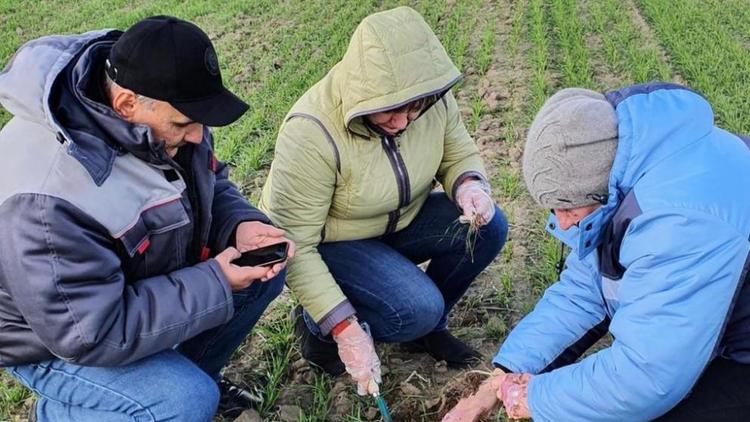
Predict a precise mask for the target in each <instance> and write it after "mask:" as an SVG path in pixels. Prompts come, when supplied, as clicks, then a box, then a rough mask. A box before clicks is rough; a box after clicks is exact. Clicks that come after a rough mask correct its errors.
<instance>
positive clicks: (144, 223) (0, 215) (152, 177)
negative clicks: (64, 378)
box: [0, 31, 269, 366]
mask: <svg viewBox="0 0 750 422" xmlns="http://www.w3.org/2000/svg"><path fill="white" fill-rule="evenodd" d="M120 34H121V33H120V32H119V31H98V32H89V33H86V34H83V35H79V36H50V37H44V38H41V39H38V40H35V41H31V42H29V43H27V44H26V45H24V46H23V47H22V48H21V49H19V51H18V52H17V53H16V55H15V56H14V57H13V58H12V59H11V61H10V63H9V64H8V65H7V67H6V69H5V70H4V71H3V72H2V73H0V103H2V105H3V107H4V108H5V109H7V110H8V111H10V112H11V113H12V114H13V115H14V117H13V118H12V120H11V121H10V122H9V123H8V124H7V125H5V127H3V129H2V131H0V151H1V152H2V153H1V154H0V180H2V183H0V221H2V224H0V366H11V365H19V364H25V363H33V362H39V361H43V360H47V359H53V358H60V359H64V360H66V361H71V362H75V363H78V364H81V365H91V366H115V365H122V364H126V363H128V362H132V361H135V360H137V359H140V358H143V357H145V356H148V355H151V354H153V353H156V352H159V351H161V350H164V349H167V348H170V347H173V346H174V345H176V344H178V343H180V342H182V341H184V340H186V339H188V338H190V337H193V336H195V335H196V334H198V333H200V332H202V331H204V330H206V329H209V328H212V327H215V326H217V325H220V324H222V323H224V322H226V321H228V320H229V319H230V318H231V316H232V312H233V306H232V305H233V303H232V294H231V291H230V289H229V287H228V284H227V282H226V280H225V279H224V276H223V274H222V272H221V270H220V269H219V267H218V264H217V263H216V261H214V260H212V259H208V258H209V257H210V256H212V255H213V254H215V253H218V252H220V251H222V250H223V249H225V248H226V247H227V246H228V245H229V244H230V242H231V241H232V239H233V235H234V230H235V228H236V226H237V224H239V223H240V222H242V221H249V220H256V221H262V222H266V223H267V222H269V221H268V219H267V218H266V217H265V216H264V215H263V214H262V213H260V212H259V211H258V210H256V209H255V208H253V207H251V206H250V205H249V204H248V203H247V201H246V200H245V199H244V198H243V197H242V195H241V194H240V193H239V192H238V190H237V189H236V188H235V186H234V185H233V184H232V183H231V182H229V180H228V179H227V168H226V167H225V166H224V165H223V164H222V163H220V162H218V161H217V160H216V158H215V157H214V154H213V151H212V138H211V133H210V132H209V131H208V130H206V131H205V133H204V140H203V142H201V143H200V144H199V145H195V146H193V145H191V146H189V147H183V148H181V149H180V153H179V154H178V157H179V158H180V159H179V160H177V161H178V162H179V163H180V164H178V163H177V162H176V161H173V160H172V159H170V158H169V157H168V156H167V155H166V154H165V153H164V149H163V145H161V144H160V143H158V142H155V141H154V139H153V138H152V135H151V131H150V130H149V129H148V128H146V127H144V126H138V125H132V124H130V123H127V122H125V121H123V120H121V119H119V118H118V117H117V116H116V115H115V114H114V112H113V111H112V110H111V109H110V108H108V107H107V106H105V105H103V104H102V103H101V102H99V101H96V98H97V95H100V94H101V90H100V88H99V85H100V84H99V83H98V75H101V67H102V63H103V61H104V58H105V57H106V55H107V54H108V51H109V49H110V48H111V45H112V43H113V42H114V40H116V39H117V37H119V36H120Z"/></svg>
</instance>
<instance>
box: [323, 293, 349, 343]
mask: <svg viewBox="0 0 750 422" xmlns="http://www.w3.org/2000/svg"><path fill="white" fill-rule="evenodd" d="M356 313H357V311H356V310H355V309H354V307H353V306H352V304H351V303H349V301H348V300H345V301H343V302H341V303H339V304H338V305H336V307H335V308H333V309H332V310H331V311H330V312H328V314H326V316H324V317H323V319H321V320H320V321H319V322H318V327H319V328H320V334H321V335H323V336H327V335H328V334H330V333H331V330H333V327H335V326H336V325H338V323H339V322H341V321H343V320H345V319H347V318H349V317H350V316H352V315H354V314H356Z"/></svg>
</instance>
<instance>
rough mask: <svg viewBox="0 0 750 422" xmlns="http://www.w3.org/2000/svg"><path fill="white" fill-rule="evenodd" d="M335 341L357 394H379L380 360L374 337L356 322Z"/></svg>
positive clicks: (338, 335)
mask: <svg viewBox="0 0 750 422" xmlns="http://www.w3.org/2000/svg"><path fill="white" fill-rule="evenodd" d="M333 339H334V340H335V341H336V344H337V345H338V348H339V357H340V358H341V361H342V362H344V365H345V366H346V372H348V373H349V375H351V376H352V379H353V380H354V381H355V382H356V383H357V394H359V395H360V396H364V395H366V394H378V393H379V392H380V388H379V387H378V384H380V382H381V379H380V359H378V355H377V354H376V353H375V345H374V343H373V341H372V337H370V335H369V334H367V333H366V332H365V330H363V329H362V326H360V325H359V323H358V322H357V321H356V320H354V321H351V322H350V323H349V326H348V327H346V328H344V329H343V330H342V331H341V332H340V333H338V334H334V335H333Z"/></svg>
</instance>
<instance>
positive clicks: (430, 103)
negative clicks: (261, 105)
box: [260, 7, 507, 394]
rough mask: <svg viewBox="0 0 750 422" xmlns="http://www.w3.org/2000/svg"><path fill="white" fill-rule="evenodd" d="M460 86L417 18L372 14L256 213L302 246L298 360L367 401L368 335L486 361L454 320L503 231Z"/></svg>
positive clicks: (297, 276)
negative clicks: (457, 94) (456, 333)
mask: <svg viewBox="0 0 750 422" xmlns="http://www.w3.org/2000/svg"><path fill="white" fill-rule="evenodd" d="M460 79H461V74H460V73H459V71H458V69H457V68H456V67H455V65H454V64H453V63H452V62H451V60H450V58H449V57H448V55H447V54H446V52H445V49H444V48H443V46H442V45H441V44H440V41H438V39H437V37H436V36H435V34H434V33H433V32H432V30H431V29H430V27H429V26H428V25H427V23H426V22H425V21H424V19H423V18H422V17H421V16H420V15H419V14H418V13H417V12H415V11H414V10H412V9H410V8H408V7H399V8H397V9H393V10H389V11H385V12H380V13H376V14H373V15H371V16H369V17H367V18H365V19H364V20H363V21H362V23H361V24H360V25H359V26H358V27H357V29H356V30H355V32H354V35H353V36H352V39H351V42H350V44H349V48H348V50H347V52H346V54H345V55H344V57H343V59H342V60H341V61H340V62H339V63H337V64H336V65H335V66H334V67H333V69H331V70H330V71H329V72H328V74H327V75H326V76H325V77H324V78H323V79H322V80H321V81H319V82H318V83H317V84H315V85H314V86H313V87H312V88H310V89H309V90H308V91H307V92H306V93H305V94H304V95H303V96H302V97H301V98H300V99H299V100H298V101H297V102H296V104H295V105H294V106H293V107H292V110H291V111H290V112H289V114H288V115H287V116H286V118H285V120H284V123H283V124H282V126H281V128H280V130H279V137H278V140H277V142H276V151H275V157H274V161H273V163H272V165H271V172H270V174H269V177H268V180H267V182H266V185H265V186H264V189H263V195H262V197H261V201H260V208H261V209H262V210H263V211H265V212H267V213H268V215H269V216H270V217H271V219H272V220H273V221H274V222H275V223H276V224H277V225H279V226H280V227H281V228H283V229H284V230H286V231H287V233H288V234H289V235H290V236H291V237H292V238H293V239H294V241H295V242H297V247H298V250H297V257H296V258H295V259H294V260H293V261H291V262H290V263H289V266H288V275H287V283H288V285H289V287H290V288H291V289H292V291H293V292H294V294H295V295H296V297H297V298H298V299H299V302H300V303H301V305H302V307H304V313H303V312H302V310H301V309H297V310H296V314H297V315H298V319H297V325H296V333H297V335H298V336H299V337H300V341H301V343H302V354H303V356H304V357H305V358H306V359H308V360H309V361H311V362H312V363H315V364H317V365H318V366H321V367H322V368H323V369H325V370H326V371H327V372H329V373H331V374H334V375H336V374H339V373H341V372H343V371H344V369H345V367H346V370H347V371H348V372H349V373H350V374H352V377H353V378H354V379H355V380H356V381H357V382H358V384H359V391H360V393H361V394H363V393H364V392H370V393H373V392H376V391H377V385H376V383H377V382H378V381H379V361H378V358H377V355H376V354H375V351H374V348H373V347H372V339H371V338H370V336H369V335H368V333H367V329H366V328H365V329H363V326H367V325H369V328H370V332H371V333H372V337H374V339H375V340H378V341H385V342H411V345H412V346H415V347H417V348H419V349H421V350H424V351H426V352H427V353H429V354H430V355H432V356H433V357H434V358H435V359H438V360H445V361H447V362H448V364H449V365H451V366H461V365H465V364H468V363H470V362H471V361H472V360H476V359H477V358H478V353H477V352H475V351H474V350H472V349H471V348H469V347H468V346H467V345H465V344H464V343H463V342H461V341H460V340H458V339H457V338H455V337H453V336H452V335H451V334H450V333H449V331H448V329H447V316H448V312H449V311H450V309H451V308H452V307H453V305H455V303H456V302H457V301H458V300H459V299H460V298H461V296H462V295H463V294H464V293H465V291H466V289H467V288H468V286H469V284H470V283H471V282H472V281H473V280H474V278H475V277H476V276H477V274H479V273H480V272H481V271H482V270H483V269H484V268H485V267H486V266H487V265H488V264H489V263H490V262H492V260H493V259H494V258H495V257H496V256H497V254H498V253H499V252H500V249H501V248H502V246H503V243H504V242H505V238H506V235H507V222H506V220H505V217H504V216H503V214H502V213H501V212H500V210H499V209H497V207H496V206H495V204H494V202H493V200H492V198H491V196H490V194H489V185H488V183H487V178H486V173H485V170H484V166H483V165H482V160H481V158H480V156H479V151H478V150H477V147H476V145H475V144H474V142H473V140H472V138H471V137H470V136H469V134H468V132H467V131H466V128H465V127H464V125H463V123H462V121H461V118H460V115H459V111H458V106H457V104H456V100H455V98H454V97H453V94H452V93H451V88H452V87H453V86H454V85H455V84H456V83H457V82H458V81H459V80H460ZM435 181H437V182H439V183H440V184H441V185H442V187H443V191H440V192H437V191H434V190H433V188H434V187H435ZM469 226H471V227H472V231H471V232H470V231H469ZM467 236H468V237H469V242H468V243H469V245H468V246H467ZM428 260H429V261H430V264H429V265H428V266H427V269H426V271H424V272H423V271H421V270H420V269H419V267H417V265H416V264H419V263H421V262H425V261H428ZM360 322H366V324H360ZM331 338H333V341H332V340H331ZM342 361H343V363H342Z"/></svg>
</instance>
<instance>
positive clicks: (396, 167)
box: [380, 136, 411, 234]
mask: <svg viewBox="0 0 750 422" xmlns="http://www.w3.org/2000/svg"><path fill="white" fill-rule="evenodd" d="M380 141H381V143H382V145H383V150H385V153H386V155H387V156H388V161H390V162H391V167H392V168H393V172H394V173H395V174H396V184H397V185H398V207H397V208H396V209H395V210H393V211H391V212H389V213H388V224H387V225H386V229H385V234H390V233H393V232H394V231H396V226H397V225H398V219H399V217H400V216H401V212H400V209H401V208H403V207H404V206H406V204H408V203H409V201H410V200H411V186H410V184H409V173H407V171H406V164H404V160H403V158H402V157H401V153H400V152H399V150H398V146H397V145H396V141H395V140H394V139H393V137H391V136H381V137H380Z"/></svg>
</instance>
